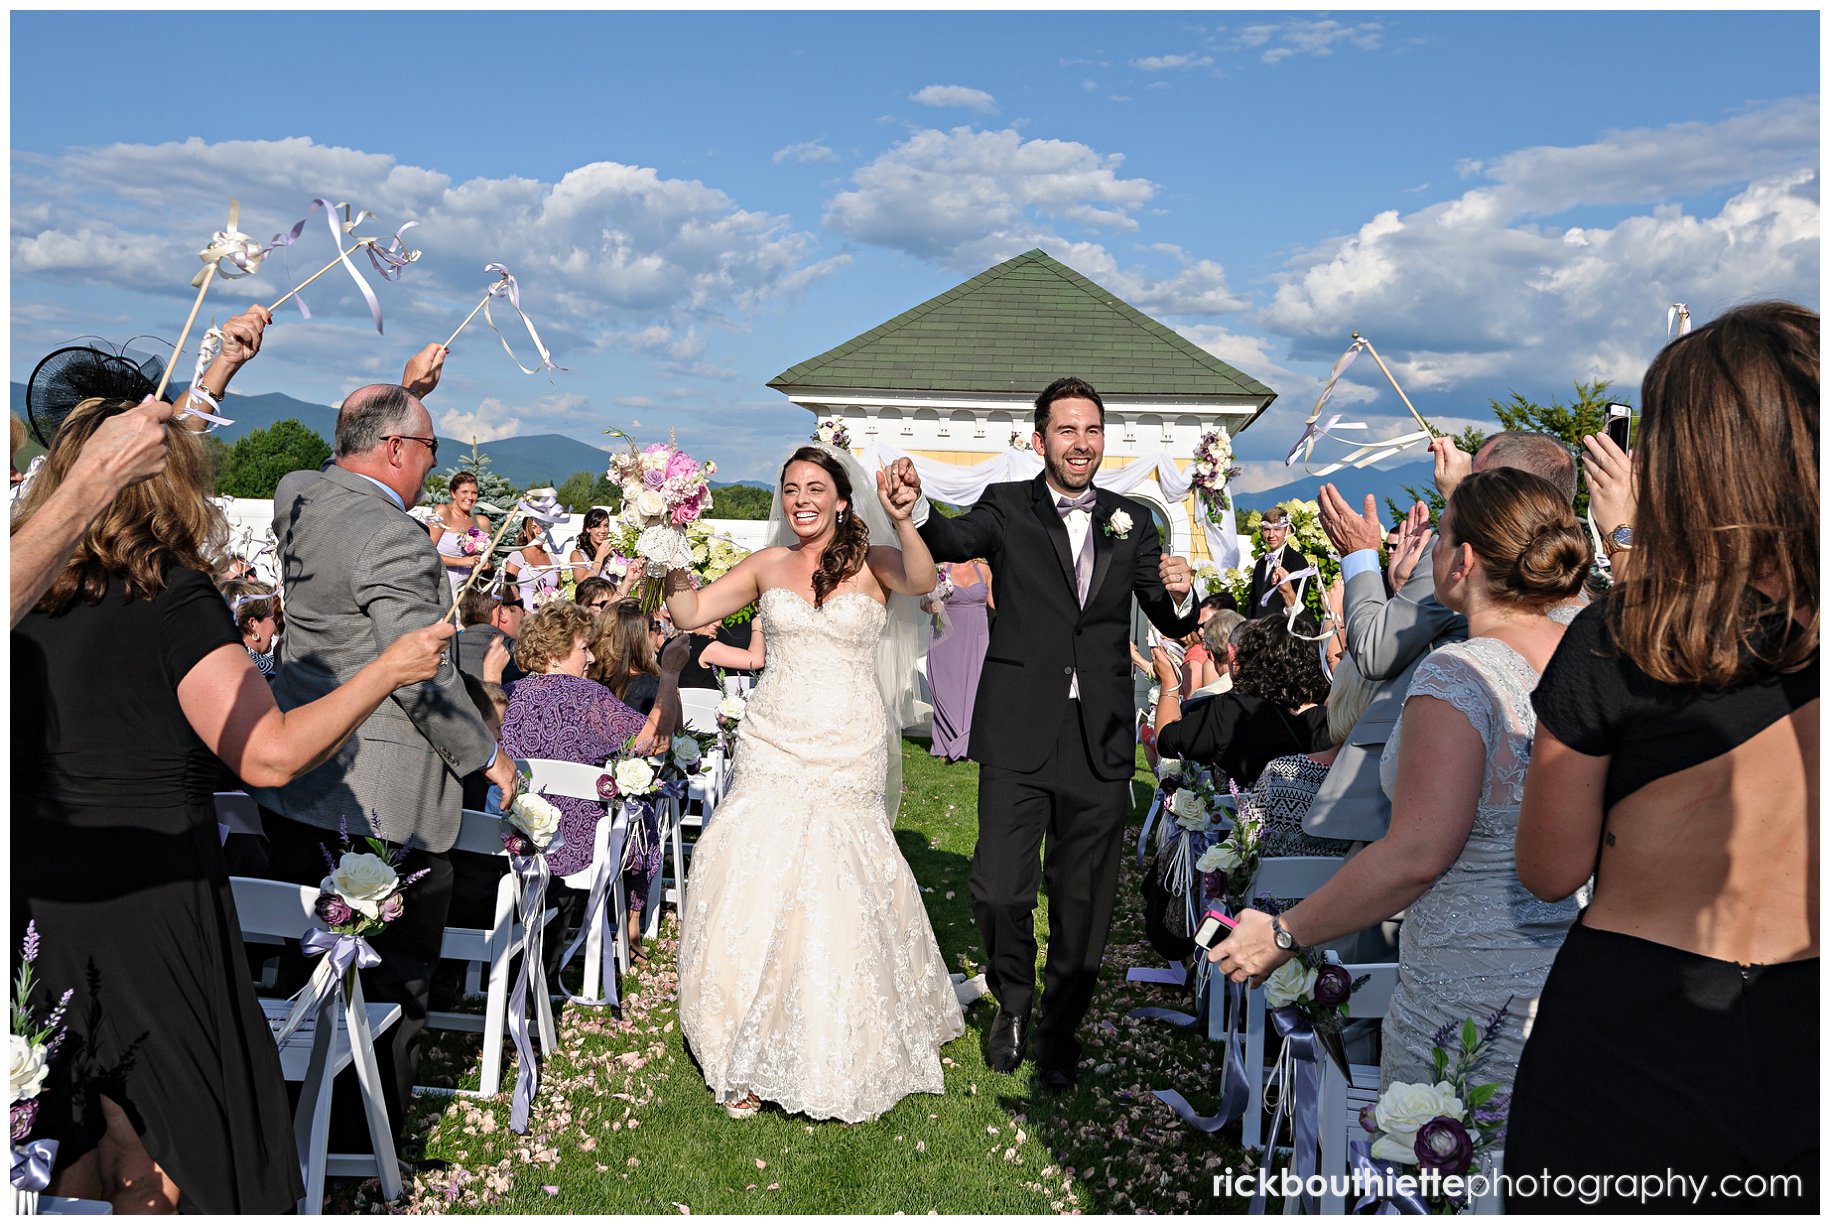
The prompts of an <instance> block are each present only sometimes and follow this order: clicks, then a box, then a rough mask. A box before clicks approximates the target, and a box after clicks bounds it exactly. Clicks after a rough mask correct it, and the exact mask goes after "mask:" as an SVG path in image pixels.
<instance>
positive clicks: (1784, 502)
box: [1506, 302, 1821, 1213]
mask: <svg viewBox="0 0 1830 1225" xmlns="http://www.w3.org/2000/svg"><path fill="white" fill-rule="evenodd" d="M1818 334H1819V320H1818V316H1817V314H1816V313H1815V312H1813V311H1809V310H1805V309H1804V308H1802V307H1798V306H1794V305H1792V304H1790V303H1781V302H1768V303H1761V304H1757V305H1753V306H1745V307H1740V308H1738V309H1735V310H1731V311H1729V312H1727V313H1726V314H1724V315H1722V316H1721V317H1720V318H1719V319H1717V320H1715V321H1714V322H1712V323H1710V324H1707V325H1705V326H1703V327H1700V328H1698V329H1697V330H1696V331H1694V332H1692V333H1690V334H1689V335H1687V336H1680V337H1679V338H1678V339H1677V340H1674V341H1672V342H1671V343H1670V344H1669V345H1667V346H1666V347H1665V349H1664V351H1663V352H1662V353H1660V354H1659V356H1658V358H1657V359H1656V360H1655V361H1654V362H1653V363H1652V367H1651V369H1649V370H1648V371H1647V372H1646V377H1645V382H1644V385H1643V387H1642V389H1641V394H1640V404H1641V406H1642V407H1641V412H1642V416H1641V418H1640V427H1639V437H1638V446H1637V449H1636V450H1635V451H1634V452H1633V453H1632V457H1631V464H1630V465H1629V462H1628V457H1627V456H1626V455H1623V454H1622V453H1621V452H1620V451H1619V449H1618V448H1616V447H1614V446H1613V444H1612V443H1610V442H1608V441H1607V440H1606V438H1605V436H1597V437H1595V438H1591V439H1586V440H1585V443H1586V445H1587V448H1588V451H1589V465H1588V474H1589V480H1590V483H1591V487H1592V491H1593V498H1594V503H1593V504H1594V506H1595V521H1596V523H1597V524H1600V525H1602V526H1603V527H1604V529H1606V530H1608V531H1609V535H1611V536H1616V539H1614V540H1611V541H1610V544H1611V545H1612V546H1613V547H1614V548H1615V549H1616V552H1615V555H1614V557H1615V574H1616V585H1615V586H1614V588H1613V590H1612V591H1611V592H1610V593H1609V595H1608V597H1607V598H1606V599H1605V600H1604V601H1602V602H1600V603H1597V604H1594V605H1591V606H1590V607H1589V608H1587V609H1585V610H1584V611H1583V612H1581V613H1580V614H1578V615H1577V617H1576V619H1575V621H1574V622H1573V623H1572V624H1571V626H1570V629H1569V632H1568V634H1567V635H1566V636H1565V637H1564V639H1563V642H1562V645H1561V646H1560V647H1559V648H1558V649H1557V652H1556V654H1555V656H1554V657H1553V658H1552V659H1551V661H1550V665H1549V667H1548V668H1546V669H1545V672H1544V680H1543V682H1542V683H1541V684H1540V685H1539V686H1538V688H1537V691H1536V692H1535V693H1534V695H1533V704H1534V706H1535V708H1536V710H1537V714H1538V729H1537V739H1536V742H1535V744H1534V746H1533V750H1532V755H1531V766H1530V771H1529V773H1528V774H1527V776H1526V779H1525V796H1524V806H1523V809H1522V811H1521V813H1520V817H1519V836H1518V876H1519V879H1520V880H1521V881H1523V882H1524V884H1525V887H1527V888H1529V889H1530V890H1531V892H1532V893H1534V894H1536V895H1537V896H1538V897H1540V898H1543V899H1546V900H1554V899H1560V898H1566V897H1568V896H1569V895H1570V894H1571V893H1573V892H1574V891H1575V890H1576V889H1577V888H1578V887H1579V886H1580V885H1582V884H1583V882H1584V881H1586V880H1588V879H1589V877H1590V875H1591V873H1592V874H1593V876H1594V897H1593V900H1592V901H1591V902H1590V903H1589V906H1588V908H1587V909H1586V910H1584V911H1583V912H1582V917H1581V919H1580V920H1579V921H1578V922H1577V924H1576V926H1575V927H1573V928H1572V929H1571V930H1570V933H1569V939H1568V940H1567V941H1566V942H1565V943H1564V945H1563V947H1562V950H1561V951H1560V952H1559V953H1558V954H1557V959H1556V964H1555V965H1554V966H1553V967H1552V969H1551V971H1550V978H1549V980H1548V981H1547V982H1546V983H1545V985H1544V994H1543V998H1542V1001H1541V1003H1540V1005H1539V1008H1538V1015H1537V1022H1536V1025H1535V1027H1534V1028H1533V1030H1532V1033H1531V1039H1530V1041H1529V1042H1528V1043H1526V1046H1525V1053H1524V1056H1523V1059H1522V1061H1521V1063H1520V1067H1519V1075H1518V1080H1517V1082H1516V1085H1515V1092H1514V1094H1513V1099H1512V1111H1511V1116H1510V1123H1509V1129H1508V1136H1507V1144H1506V1149H1507V1152H1506V1167H1507V1169H1508V1171H1511V1170H1515V1169H1517V1170H1530V1171H1532V1172H1533V1173H1537V1172H1539V1171H1549V1173H1550V1174H1552V1175H1573V1176H1576V1177H1577V1178H1583V1176H1586V1175H1590V1174H1603V1173H1605V1174H1607V1175H1631V1174H1639V1173H1652V1172H1654V1171H1656V1172H1657V1173H1659V1174H1660V1175H1663V1174H1664V1173H1665V1172H1666V1171H1668V1170H1674V1171H1677V1172H1678V1173H1680V1174H1688V1175H1695V1176H1703V1175H1715V1176H1717V1177H1715V1178H1714V1179H1712V1180H1710V1181H1709V1182H1708V1183H1707V1187H1708V1191H1707V1195H1706V1198H1704V1199H1703V1200H1701V1201H1700V1202H1694V1203H1693V1201H1692V1200H1691V1199H1690V1198H1689V1197H1688V1196H1686V1197H1685V1198H1683V1199H1682V1200H1681V1201H1680V1200H1678V1199H1677V1198H1676V1197H1675V1196H1672V1197H1666V1198H1664V1199H1660V1200H1654V1201H1651V1202H1644V1203H1642V1202H1641V1201H1639V1200H1638V1199H1626V1198H1625V1197H1624V1196H1622V1195H1619V1194H1604V1195H1603V1196H1602V1198H1601V1199H1600V1200H1599V1202H1596V1203H1594V1204H1592V1205H1591V1204H1587V1203H1578V1202H1576V1201H1575V1200H1574V1199H1573V1198H1571V1197H1569V1196H1560V1195H1552V1194H1542V1195H1539V1196H1536V1197H1531V1198H1520V1197H1509V1198H1508V1201H1507V1206H1508V1210H1509V1211H1513V1210H1527V1211H1559V1212H1620V1211H1625V1212H1642V1211H1643V1212H1678V1211H1681V1212H1712V1211H1713V1212H1718V1213H1722V1212H1727V1213H1741V1212H1747V1211H1786V1212H1815V1211H1816V1209H1817V1206H1818V1194H1819V1181H1818V1178H1819V1175H1818V1145H1819V1139H1818V1134H1819V1098H1818V1072H1819V1054H1818V1040H1819V1033H1818V1029H1819V1018H1820V1015H1821V1013H1820V1008H1821V1003H1820V998H1819V993H1818V938H1819V936H1818V930H1819V929H1818V923H1819V919H1818V905H1819V899H1818V889H1817V875H1818V868H1817V864H1818V849H1819V835H1818V804H1819V799H1818V744H1819V740H1818V738H1819V723H1818V692H1819V691H1818V684H1819V677H1818V588H1817V582H1818V515H1819V497H1820V493H1819V486H1818V470H1817V456H1818V450H1817V448H1818V425H1817V412H1818ZM1617 525H1625V526H1626V527H1627V529H1628V531H1629V532H1630V535H1629V534H1627V533H1615V532H1614V531H1613V530H1612V529H1614V528H1615V527H1616V526H1617ZM1629 548H1630V550H1631V551H1630V552H1628V551H1627V550H1628V549H1629ZM1627 559H1630V561H1631V566H1630V567H1628V566H1624V565H1622V564H1621V563H1622V561H1623V560H1627ZM1578 1102H1579V1103H1580V1104H1579V1105H1578ZM1731 1174H1732V1175H1738V1176H1740V1178H1741V1180H1742V1181H1743V1182H1745V1183H1748V1184H1751V1183H1753V1182H1754V1180H1755V1179H1756V1178H1758V1177H1759V1176H1773V1175H1787V1174H1796V1175H1799V1176H1801V1178H1802V1179H1803V1184H1802V1188H1803V1194H1802V1195H1776V1196H1774V1197H1773V1198H1768V1199H1764V1200H1760V1199H1754V1200H1735V1201H1732V1202H1730V1201H1727V1200H1725V1199H1722V1198H1721V1196H1722V1193H1723V1190H1724V1188H1725V1187H1729V1186H1733V1185H1737V1184H1736V1183H1731V1182H1728V1181H1726V1180H1725V1176H1727V1175H1731ZM1760 1181H1761V1182H1763V1183H1764V1182H1765V1179H1764V1178H1761V1179H1760ZM1603 1185H1604V1189H1605V1184H1603ZM1546 1189H1547V1190H1548V1187H1547V1188H1546Z"/></svg>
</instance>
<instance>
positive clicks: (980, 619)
mask: <svg viewBox="0 0 1830 1225" xmlns="http://www.w3.org/2000/svg"><path fill="white" fill-rule="evenodd" d="M942 569H943V570H944V571H946V572H947V573H946V578H947V580H948V581H949V582H950V583H951V584H952V590H951V591H949V592H948V593H947V595H946V596H945V599H944V604H943V605H936V607H944V608H945V610H946V615H947V621H948V622H949V624H948V626H947V628H946V629H944V630H943V629H939V628H937V629H936V630H935V631H934V641H933V643H932V644H931V645H930V646H929V647H928V688H929V689H930V690H931V691H932V693H933V695H934V742H933V747H932V748H930V749H929V752H931V753H933V754H934V756H936V757H939V758H942V759H944V760H946V761H959V760H961V759H962V758H964V757H965V756H966V744H967V741H969V740H970V739H971V737H972V703H973V700H974V699H975V698H976V697H977V696H978V691H979V672H980V670H981V669H982V668H983V667H984V666H985V648H986V646H987V644H989V643H990V641H991V624H990V622H989V621H988V620H987V619H986V613H987V610H989V609H995V608H996V607H997V605H996V604H995V603H994V602H993V601H992V598H991V567H990V566H987V565H986V564H985V563H984V562H983V561H979V560H976V559H975V560H973V561H969V562H962V563H961V564H959V565H956V566H950V567H942Z"/></svg>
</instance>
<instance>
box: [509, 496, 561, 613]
mask: <svg viewBox="0 0 1830 1225" xmlns="http://www.w3.org/2000/svg"><path fill="white" fill-rule="evenodd" d="M545 538H546V529H545V528H544V527H542V526H541V524H540V521H539V520H538V519H536V518H534V517H533V516H532V515H529V516H528V517H527V518H525V519H523V520H522V521H521V534H520V536H519V537H518V538H517V541H516V548H515V551H514V552H512V553H510V554H509V555H508V560H507V561H505V562H503V563H502V568H503V569H504V570H506V571H507V572H508V581H509V582H510V583H513V584H514V585H515V586H516V588H517V589H519V591H520V592H521V603H522V605H523V606H524V607H526V608H527V609H529V610H530V611H532V610H534V609H537V608H539V607H540V605H541V603H542V602H543V600H544V599H547V598H550V597H547V596H543V595H542V593H543V592H553V591H558V590H559V571H560V566H559V563H557V562H555V561H554V560H553V555H552V554H551V553H548V552H547V551H546V545H545Z"/></svg>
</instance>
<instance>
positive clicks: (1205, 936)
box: [1195, 910, 1239, 949]
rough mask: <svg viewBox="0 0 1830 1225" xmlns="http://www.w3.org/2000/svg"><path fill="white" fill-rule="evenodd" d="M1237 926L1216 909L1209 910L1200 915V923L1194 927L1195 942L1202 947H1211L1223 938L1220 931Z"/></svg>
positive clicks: (1230, 929)
mask: <svg viewBox="0 0 1830 1225" xmlns="http://www.w3.org/2000/svg"><path fill="white" fill-rule="evenodd" d="M1237 926H1239V924H1237V923H1236V922H1234V921H1233V920H1232V919H1229V918H1227V917H1226V916H1225V915H1223V914H1221V913H1220V912H1219V911H1218V910H1210V911H1208V912H1207V913H1206V914H1204V915H1202V916H1201V925H1200V926H1199V927H1197V928H1195V943H1196V944H1198V945H1200V946H1201V947H1202V948H1204V949H1211V948H1213V947H1214V945H1216V944H1218V943H1220V941H1221V939H1223V936H1222V934H1221V933H1222V931H1223V930H1224V931H1229V932H1230V931H1232V930H1233V929H1234V928H1235V927H1237Z"/></svg>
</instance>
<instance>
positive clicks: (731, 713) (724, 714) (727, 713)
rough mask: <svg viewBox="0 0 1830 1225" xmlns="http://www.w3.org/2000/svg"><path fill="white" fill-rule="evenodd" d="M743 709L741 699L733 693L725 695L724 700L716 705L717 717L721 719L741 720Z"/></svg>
mask: <svg viewBox="0 0 1830 1225" xmlns="http://www.w3.org/2000/svg"><path fill="white" fill-rule="evenodd" d="M743 708H744V700H743V698H741V697H739V696H738V695H737V694H735V693H733V694H727V695H726V696H725V698H724V700H723V701H721V702H719V703H718V717H719V718H721V719H741V718H743Z"/></svg>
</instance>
